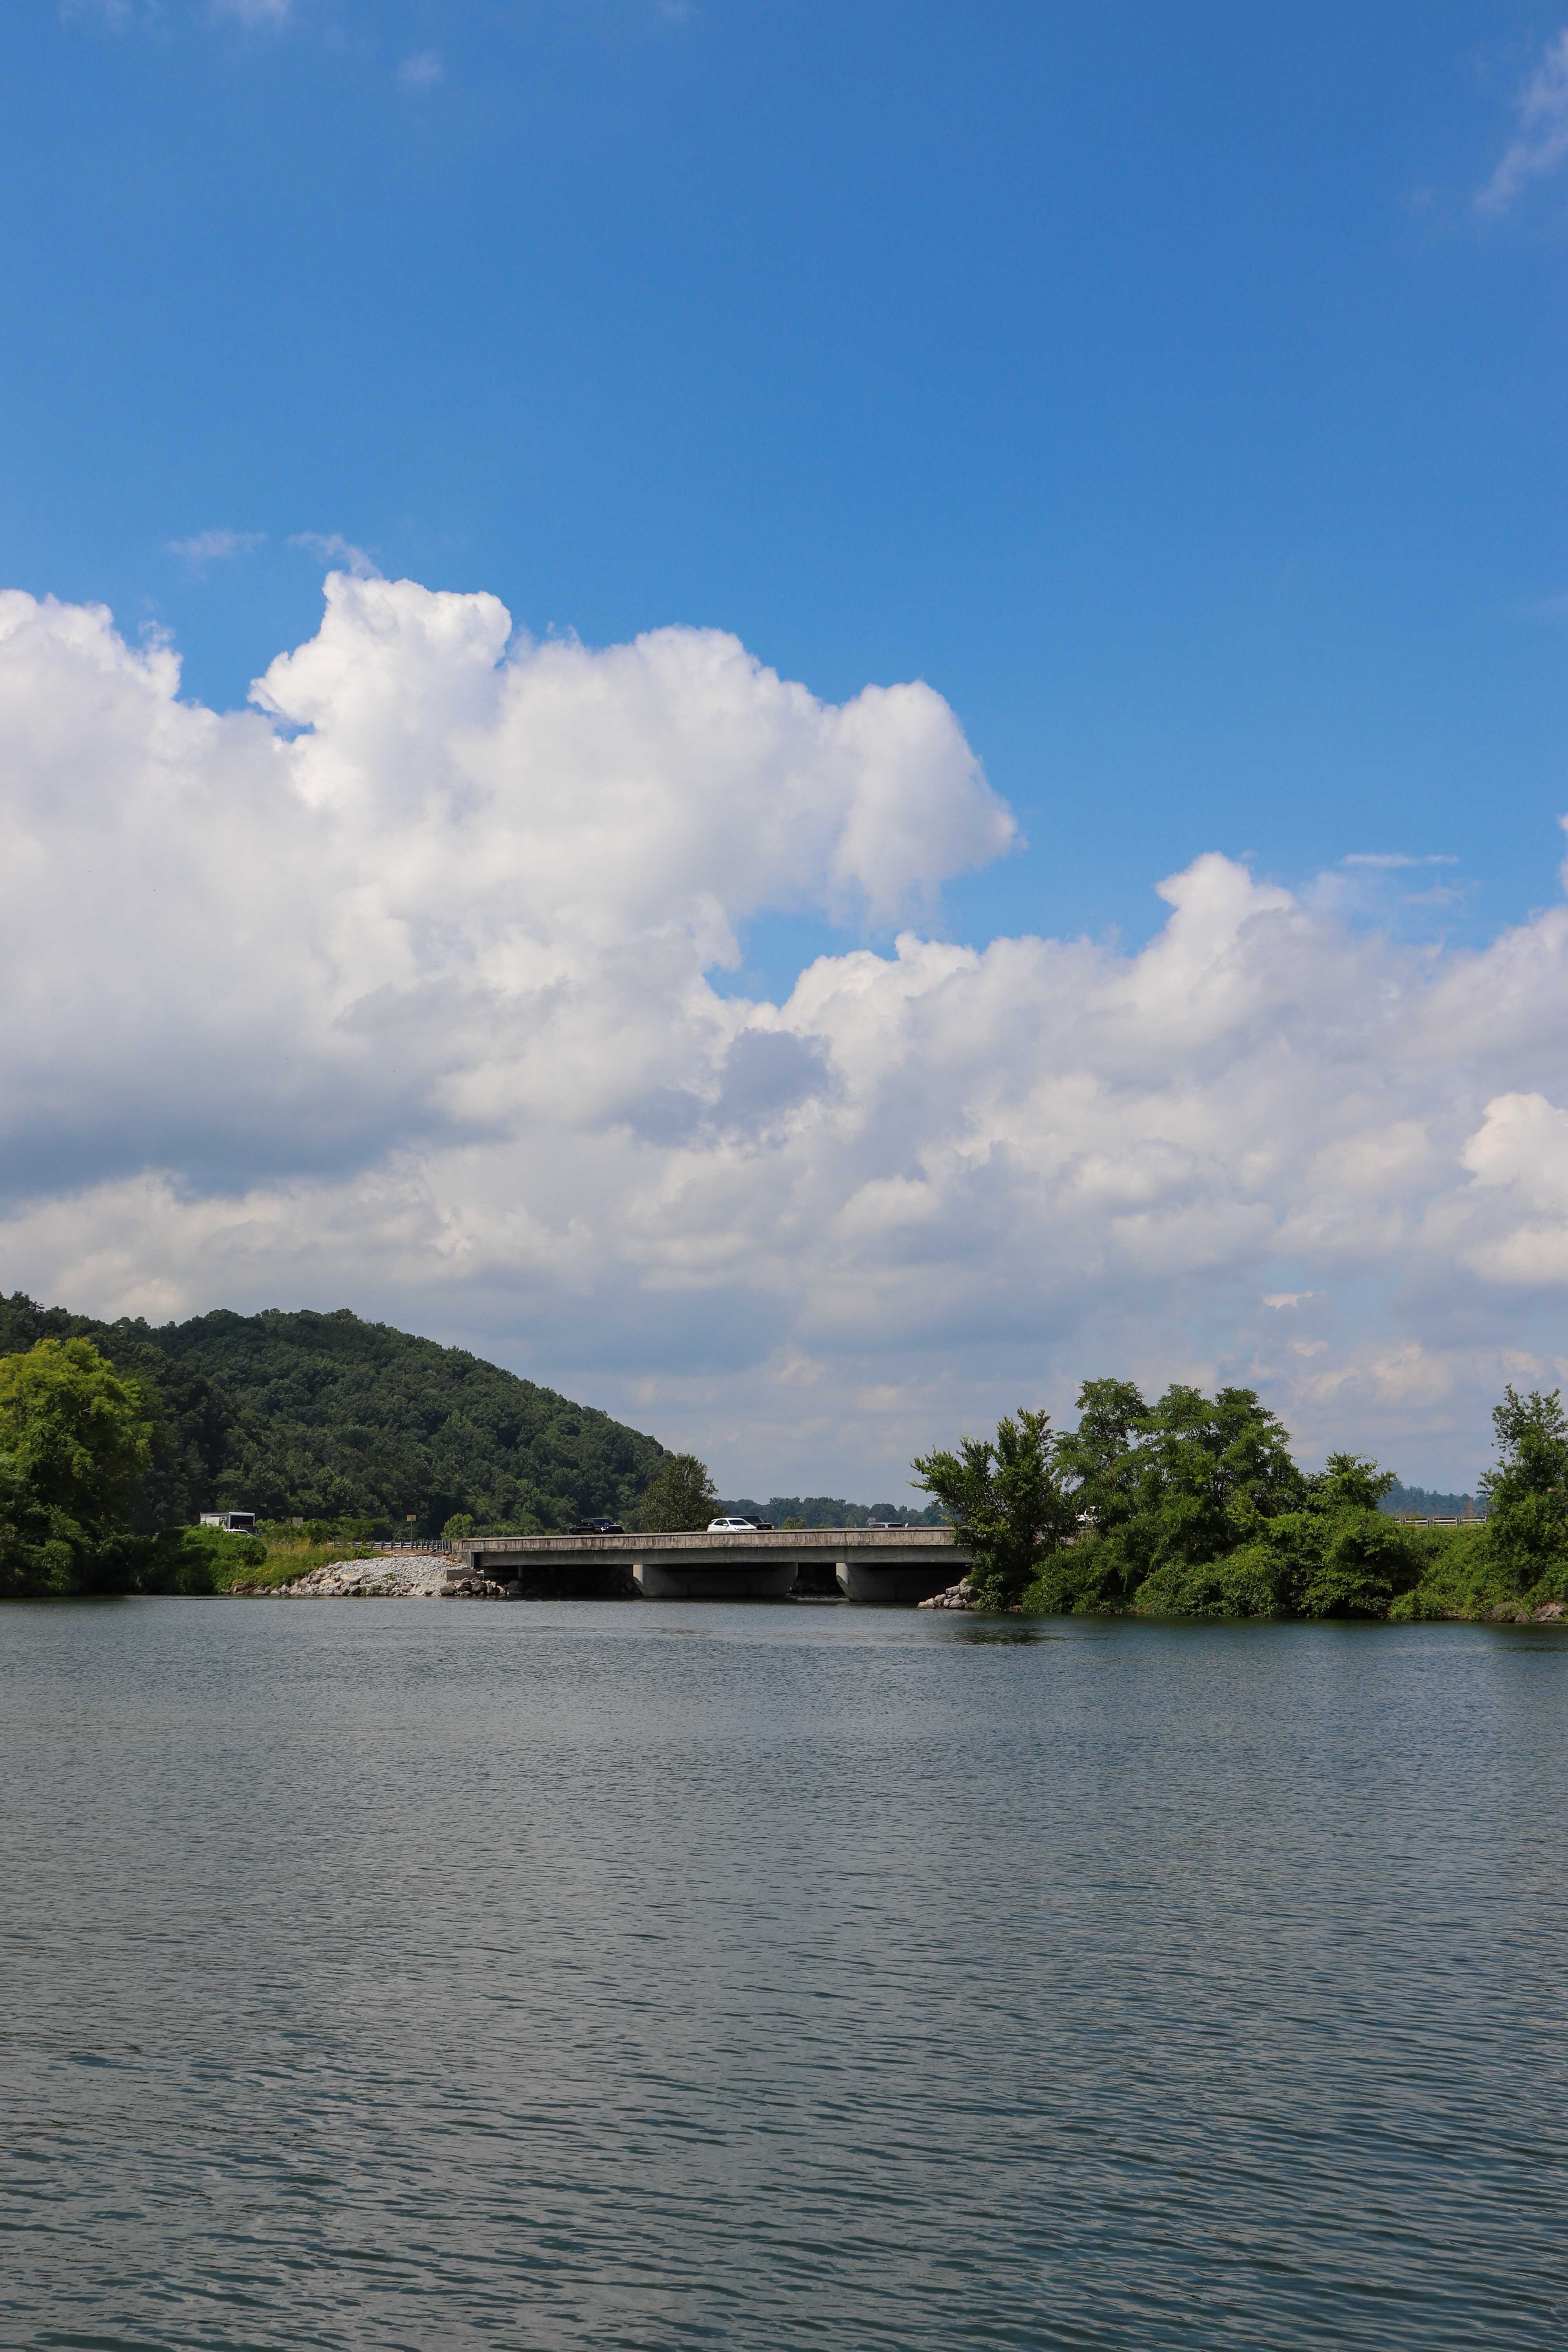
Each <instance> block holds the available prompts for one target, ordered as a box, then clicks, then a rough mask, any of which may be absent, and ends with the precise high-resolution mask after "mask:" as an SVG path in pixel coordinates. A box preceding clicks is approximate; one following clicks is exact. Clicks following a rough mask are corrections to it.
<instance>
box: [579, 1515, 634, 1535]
mask: <svg viewBox="0 0 1568 2352" xmlns="http://www.w3.org/2000/svg"><path fill="white" fill-rule="evenodd" d="M572 1533H573V1534H574V1536H624V1535H625V1534H626V1529H625V1528H623V1527H622V1525H621V1523H620V1521H619V1519H579V1520H578V1522H577V1524H576V1526H575V1527H574V1528H573V1529H572Z"/></svg>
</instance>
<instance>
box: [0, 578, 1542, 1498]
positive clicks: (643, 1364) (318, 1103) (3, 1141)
mask: <svg viewBox="0 0 1568 2352" xmlns="http://www.w3.org/2000/svg"><path fill="white" fill-rule="evenodd" d="M253 704H254V707H253V708H252V709H249V710H248V711H244V712H231V713H227V714H223V715H219V714H217V713H215V712H213V711H211V710H208V709H204V708H203V707H202V706H201V705H199V704H193V703H190V702H186V701H182V699H181V698H180V693H179V674H178V665H177V661H176V658H175V656H174V653H173V651H172V650H171V649H170V648H169V647H168V646H165V645H162V644H153V645H151V646H143V647H142V648H140V649H135V648H132V647H131V646H127V645H126V644H125V643H124V642H123V640H122V639H121V637H120V636H119V635H118V634H117V633H116V631H115V629H114V627H113V625H112V622H111V620H110V615H109V614H107V613H106V612H104V611H102V610H101V609H99V608H95V607H84V606H73V605H67V604H56V603H53V602H48V601H44V602H39V601H37V600H35V599H34V598H32V597H31V596H28V595H26V594H23V593H19V592H13V593H6V594H4V595H0V754H3V756H0V795H3V797H4V807H5V840H6V845H7V851H6V856H5V863H4V866H3V867H0V918H3V919H4V922H5V932H6V938H7V944H8V950H9V952H8V954H7V957H6V960H5V982H4V985H5V1017H4V1020H3V1022H0V1099H4V1101H5V1104H6V1107H7V1108H6V1119H5V1129H4V1134H3V1136H0V1186H3V1188H4V1191H3V1195H0V1244H3V1245H4V1249H5V1264H6V1266H7V1268H8V1275H9V1281H10V1282H11V1283H13V1284H17V1285H20V1286H24V1287H27V1288H30V1289H32V1290H33V1291H35V1292H36V1293H39V1294H42V1295H44V1296H46V1297H48V1298H50V1299H60V1300H64V1301H68V1302H69V1303H71V1304H74V1305H77V1306H79V1307H83V1308H85V1309H89V1310H91V1311H96V1312H100V1313H118V1312H121V1311H126V1312H145V1313H147V1314H149V1315H153V1316H156V1317H163V1316H166V1315H170V1314H179V1313H185V1312H190V1311H195V1310H196V1309H198V1308H201V1307H206V1306H210V1305H213V1304H216V1303H219V1302H227V1303H232V1304H235V1305H237V1306H241V1307H255V1306H258V1305H265V1304H272V1303H290V1302H293V1303H308V1304H315V1305H320V1306H333V1305H339V1304H352V1305H353V1306H355V1307H358V1308H360V1309H361V1310H362V1311H364V1312H367V1313H374V1314H379V1315H384V1316H385V1317H388V1318H391V1319H394V1320H398V1321H401V1322H403V1323H405V1324H406V1325H410V1326H412V1327H414V1328H422V1329H426V1330H429V1331H432V1332H434V1333H436V1334H437V1335H438V1336H443V1337H447V1338H452V1339H462V1340H464V1341H465V1342H466V1343H468V1344H469V1345H472V1346H475V1347H478V1348H479V1349H482V1350H484V1351H486V1352H489V1353H493V1354H495V1355H497V1356H499V1357H500V1358H501V1359H502V1360H507V1361H510V1362H512V1363H514V1364H517V1365H518V1366H520V1368H521V1369H524V1370H528V1371H529V1372H531V1374H532V1375H534V1376H535V1377H538V1378H541V1379H543V1380H548V1381H554V1382H557V1383H559V1384H560V1385H563V1386H564V1387H566V1388H568V1389H569V1390H572V1391H574V1392H576V1393H578V1394H583V1395H586V1396H590V1397H591V1398H592V1399H593V1400H594V1401H595V1402H602V1403H604V1404H605V1405H607V1406H609V1407H610V1408H611V1409H612V1410H616V1411H620V1412H625V1413H626V1414H627V1415H628V1416H629V1417H631V1418H633V1419H635V1420H637V1421H639V1422H640V1423H643V1424H644V1425H646V1426H649V1427H652V1428H655V1429H657V1430H658V1432H659V1433H661V1434H663V1435H665V1436H666V1437H668V1438H670V1439H672V1440H675V1441H678V1442H681V1443H686V1444H697V1445H698V1446H699V1447H700V1450H701V1451H702V1452H703V1453H704V1454H706V1455H707V1456H708V1457H709V1458H710V1460H711V1461H712V1462H713V1464H714V1465H715V1468H716V1470H717V1471H718V1473H719V1475H720V1479H721V1486H722V1487H723V1488H724V1490H725V1491H730V1492H739V1491H757V1490H758V1488H759V1487H760V1488H762V1490H763V1491H770V1490H775V1489H776V1491H780V1492H789V1491H792V1490H798V1489H799V1488H800V1487H801V1486H803V1485H804V1486H807V1487H810V1488H815V1489H816V1491H823V1490H825V1489H826V1490H835V1489H837V1491H844V1490H845V1486H846V1485H849V1486H853V1487H854V1488H856V1489H867V1490H868V1489H869V1487H870V1486H877V1487H879V1488H880V1489H881V1490H882V1491H884V1492H890V1491H896V1488H897V1486H898V1483H899V1479H900V1475H901V1471H902V1468H903V1465H906V1464H907V1463H908V1460H909V1457H910V1454H911V1452H913V1451H914V1450H915V1449H916V1448H917V1447H918V1446H920V1445H922V1444H928V1443H930V1442H931V1440H933V1439H936V1438H942V1437H946V1436H951V1435H952V1434H953V1433H955V1432H956V1431H957V1429H959V1428H960V1427H967V1428H974V1427H978V1426H979V1425H981V1424H982V1423H983V1422H984V1421H985V1420H986V1419H987V1418H988V1417H994V1414H995V1412H998V1411H1000V1410H1002V1409H1005V1407H1007V1406H1009V1405H1012V1404H1016V1402H1019V1400H1020V1399H1021V1398H1022V1399H1026V1400H1029V1401H1033V1400H1035V1399H1037V1398H1038V1399H1043V1400H1044V1401H1045V1402H1048V1403H1049V1404H1051V1405H1052V1406H1053V1407H1055V1408H1056V1409H1058V1410H1061V1409H1064V1408H1068V1407H1070V1401H1071V1396H1072V1392H1073V1389H1074V1387H1075V1385H1076V1382H1077V1381H1078V1380H1079V1378H1081V1377H1083V1376H1085V1375H1088V1374H1091V1373H1096V1372H1103V1371H1107V1370H1123V1371H1128V1372H1131V1374H1133V1375H1135V1376H1136V1377H1139V1378H1141V1379H1142V1380H1144V1381H1148V1382H1151V1383H1155V1384H1163V1382H1164V1381H1167V1380H1170V1379H1172V1378H1194V1379H1199V1380H1205V1381H1207V1380H1213V1379H1216V1378H1226V1379H1237V1380H1245V1381H1249V1382H1252V1383H1255V1384H1257V1385H1258V1386H1260V1387H1262V1388H1263V1389H1264V1390H1265V1391H1266V1392H1267V1393H1268V1395H1269V1396H1270V1398H1271V1400H1272V1401H1273V1402H1276V1403H1277V1404H1279V1406H1280V1408H1281V1409H1282V1410H1283V1411H1284V1412H1285V1413H1286V1415H1287V1418H1288V1420H1289V1421H1290V1423H1291V1425H1292V1427H1294V1428H1295V1429H1296V1430H1297V1433H1298V1435H1299V1437H1300V1441H1301V1443H1302V1444H1303V1445H1304V1446H1305V1447H1306V1448H1308V1449H1314V1448H1321V1447H1322V1446H1324V1445H1326V1444H1331V1443H1336V1442H1339V1443H1350V1444H1363V1445H1366V1446H1369V1447H1371V1448H1373V1450H1376V1449H1378V1448H1382V1449H1383V1450H1384V1451H1385V1452H1388V1453H1389V1454H1391V1455H1392V1457H1393V1458H1394V1462H1395V1466H1397V1467H1400V1468H1401V1469H1402V1470H1404V1472H1405V1475H1411V1476H1422V1475H1426V1476H1427V1477H1428V1479H1429V1478H1430V1477H1431V1476H1432V1475H1436V1474H1437V1473H1438V1472H1442V1473H1443V1474H1444V1475H1446V1476H1447V1475H1473V1472H1474V1469H1475V1468H1476V1467H1479V1460H1480V1445H1481V1440H1482V1437H1483V1435H1484V1429H1485V1411H1486V1407H1487V1405H1488V1403H1489V1402H1490V1401H1491V1398H1492V1396H1493V1395H1494V1394H1495V1393H1496V1391H1497V1389H1498V1388H1499V1387H1500V1381H1501V1380H1502V1378H1504V1377H1510V1376H1511V1374H1510V1373H1509V1372H1508V1371H1507V1370H1506V1367H1507V1366H1508V1365H1510V1364H1512V1363H1514V1362H1516V1361H1518V1360H1522V1358H1524V1357H1528V1358H1529V1359H1530V1360H1539V1361H1541V1362H1542V1363H1543V1364H1549V1363H1550V1362H1551V1361H1552V1349H1553V1344H1554V1343H1553V1333H1554V1332H1555V1331H1556V1329H1557V1325H1558V1319H1559V1318H1560V1316H1561V1311H1562V1306H1563V1286H1564V1284H1568V1196H1565V1195H1564V1192H1563V1182H1562V1179H1561V1177H1560V1175H1559V1173H1558V1172H1557V1171H1560V1170H1561V1169H1562V1167H1563V1165H1565V1164H1568V1153H1565V1152H1564V1151H1563V1140H1564V1137H1565V1134H1568V1017H1565V1016H1568V909H1565V908H1563V907H1562V906H1557V907H1553V908H1549V909H1548V910H1547V911H1546V912H1544V913H1542V914H1541V915H1539V916H1536V917H1534V918H1532V919H1531V920H1530V921H1529V922H1527V923H1524V924H1521V925H1519V926H1517V927H1515V928H1512V929H1509V930H1508V931H1506V932H1504V933H1503V934H1502V935H1500V937H1499V938H1498V939H1497V940H1495V941H1494V942H1493V943H1492V944H1491V945H1490V946H1489V947H1488V948H1486V949H1485V950H1481V951H1468V952H1463V953H1460V952H1454V951H1447V952H1442V953H1439V952H1436V951H1434V950H1431V949H1430V948H1429V947H1426V946H1421V947H1404V946H1401V945H1400V944H1399V943H1398V942H1397V941H1396V940H1390V939H1388V938H1386V937H1383V936H1380V935H1378V934H1376V933H1374V932H1372V931H1370V930H1368V929H1366V928H1365V927H1364V926H1356V925H1353V924H1352V923H1351V922H1350V921H1349V920H1348V919H1346V918H1345V917H1344V916H1343V915H1342V913H1340V912H1338V911H1336V909H1335V908H1334V907H1333V906H1332V905H1331V904H1326V903H1324V902H1322V901H1321V899H1320V898H1315V897H1314V895H1313V894H1312V893H1311V892H1310V891H1309V892H1307V893H1305V894H1300V895H1298V894H1293V893H1292V892H1290V891H1288V890H1285V889H1282V888H1280V887H1278V886H1276V885H1273V884H1271V883H1268V882H1267V881H1264V880H1260V879H1258V878H1257V877H1254V876H1253V875H1252V874H1250V873H1249V872H1248V871H1247V868H1246V867H1244V866H1240V865H1238V864H1237V863H1235V862H1234V861H1233V860H1230V859H1228V858H1226V857H1223V856H1217V855H1215V854H1212V853H1211V854H1207V855H1204V856H1198V857H1196V858H1195V859H1194V862H1193V863H1192V864H1191V865H1190V866H1188V867H1187V868H1186V869H1185V870H1184V872H1183V873H1181V874H1178V875H1175V876H1173V877H1167V878H1166V879H1165V880H1164V881H1163V882H1161V883H1160V884H1159V886H1158V887H1159V889H1160V891H1161V894H1162V897H1163V900H1164V903H1165V907H1166V909H1167V913H1166V917H1165V919H1164V921H1163V927H1162V928H1161V929H1159V930H1158V931H1157V932H1156V933H1155V935H1154V937H1153V938H1152V940H1151V941H1150V943H1149V944H1148V945H1147V946H1146V947H1145V948H1143V949H1142V950H1140V951H1139V952H1137V953H1135V954H1123V953H1121V952H1118V951H1117V950H1115V949H1114V948H1112V947H1109V946H1105V945H1097V944H1090V943H1089V942H1088V941H1085V940H1064V939H1051V938H1037V937H1024V938H1016V939H1015V938H1003V939H997V940H992V941H991V942H990V943H989V944H988V945H986V946H984V948H982V949H974V948H969V947H962V946H957V945H954V944H952V943H951V942H949V941H947V940H943V939H942V938H941V937H940V936H937V935H936V934H935V930H934V929H933V925H932V920H931V917H932V913H933V910H934V908H935V907H936V904H937V900H938V896H939V894H940V891H941V888H942V885H943V883H944V882H945V881H947V880H948V879H949V878H950V877H953V876H954V875H956V874H958V873H960V872H962V871H963V870H964V869H965V868H968V867H972V866H977V865H979V864H982V863H984V861H986V860H988V859H991V858H994V857H995V856H998V855H999V854H1002V853H1004V852H1005V851H1006V850H1007V849H1008V848H1009V847H1010V846H1011V845H1013V844H1014V842H1015V838H1016V834H1015V827H1014V824H1013V821H1012V818H1011V817H1010V815H1009V814H1008V812H1007V810H1006V809H1005V806H1004V805H1003V803H1001V802H1000V801H999V800H998V799H997V797H996V796H995V794H994V793H993V792H992V791H991V789H990V787H989V785H988V784H987V782H986V780H985V778H984V773H983V772H982V770H981V768H980V765H979V763H978V761H976V759H975V757H974V754H973V751H972V750H971V749H970V747H969V745H968V744H967V743H966V742H965V740H964V739H963V733H962V731H961V730H960V729H959V727H958V725H957V723H956V721H955V719H954V718H953V715H952V711H951V710H950V709H949V708H948V706H947V705H946V703H945V702H944V701H943V700H942V698H941V696H940V695H938V694H936V693H935V692H934V691H932V689H931V688H930V687H928V686H924V685H921V684H918V683H916V684H909V685H902V686H892V687H881V686H874V687H868V688H866V689H865V690H864V691H863V692H862V693H860V694H859V695H858V696H856V697H854V698H852V699H851V700H849V701H847V702H846V703H844V704H841V705H832V704H827V703H824V702H822V701H821V700H819V699H818V698H816V697H815V696H814V695H812V694H811V693H810V692H809V691H808V690H807V689H806V688H805V687H804V686H801V685H798V684H795V683H792V682H790V681H789V680H787V679H784V678H782V677H778V676H777V675H776V674H775V673H774V672H773V671H772V670H769V669H768V668H766V667H764V666H763V665H762V664H761V663H759V662H757V661H756V660H755V659H754V658H753V657H752V656H751V655H749V654H748V653H747V651H746V649H745V648H744V647H743V646H742V645H740V644H739V643H738V642H737V641H736V640H735V639H734V638H733V637H731V636H728V635H724V634H722V633H721V632H719V631H715V630H699V629H689V628H666V629H660V630H656V631H653V632H651V633H649V634H648V635H645V636H642V637H639V638H637V640H636V641H635V642H634V643H632V644H629V645H623V646H609V647H605V648H601V649H595V648H590V647H586V646H582V645H580V644H577V643H576V642H574V641H572V640H566V641H557V640H548V641H544V642H536V641H533V640H531V639H529V638H527V637H525V636H521V635H516V634H514V632H513V629H512V625H511V622H510V616H509V614H507V613H506V611H505V610H504V608H503V607H502V606H501V605H500V604H499V603H498V602H497V601H496V599H495V598H493V597H490V596H485V595H475V594H462V595H459V594H447V593H433V592H431V591H428V590H426V589H425V588H422V587H420V586H418V585H416V583H412V582H409V581H386V580H383V579H381V578H379V577H354V576H351V575H350V574H347V573H344V572H335V573H333V574H332V575H331V577H330V578H329V580H328V583H327V594H326V608H325V613H324V616H323V619H322V623H321V628H320V630H319V632H318V633H317V635H315V636H314V637H312V638H311V639H310V641H309V642H308V643H306V644H304V645H302V646H299V647H297V648H296V649H294V650H293V651H291V652H289V653H286V654H281V655H279V657H278V658H277V660H275V661H274V662H273V663H272V664H271V666H270V667H269V668H268V670H267V672H266V674H265V676H264V677H262V678H260V679H259V680H258V682H257V685H256V688H255V689H254V697H253ZM1047 847H1048V845H1047ZM792 909H794V910H801V911H812V912H816V914H818V915H826V916H827V917H829V918H832V919H836V920H837V921H839V922H840V923H842V924H844V925H846V926H848V927H851V928H858V929H862V930H869V931H870V932H871V933H872V934H873V935H875V934H876V933H877V932H878V931H879V929H883V927H889V926H894V927H896V926H899V925H901V926H902V928H901V929H898V930H897V937H896V941H895V943H894V944H893V945H892V946H891V947H890V948H880V949H873V948H871V947H868V946H864V945H855V944H853V942H852V941H850V942H847V945H846V948H845V950H844V951H843V952H841V953H837V954H832V955H826V956H823V957H820V958H818V959H817V960H816V961H813V962H812V963H810V964H809V965H808V966H807V967H806V968H805V970H804V971H801V972H800V974H799V976H798V979H797V980H796V982H795V985H794V987H793V988H792V989H791V990H790V992H789V993H788V994H787V995H786V996H785V997H784V1001H783V1002H781V1003H769V1002H766V1001H752V1000H750V999H747V998H744V997H742V996H738V995H736V994H735V993H734V992H733V985H732V982H727V981H726V977H725V976H726V974H732V973H733V972H734V971H737V970H738V969H739V967H740V963H741V961H742V944H743V938H744V933H745V929H746V926H747V924H748V923H749V922H750V921H751V920H752V919H754V918H756V917H758V916H761V915H763V914H767V913H771V912H777V911H781V910H782V911H784V912H788V911H789V910H792ZM1287 1307H1288V1309H1289V1311H1288V1312H1286V1313H1283V1314H1282V1313H1281V1311H1280V1310H1281V1309H1282V1308H1287Z"/></svg>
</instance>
